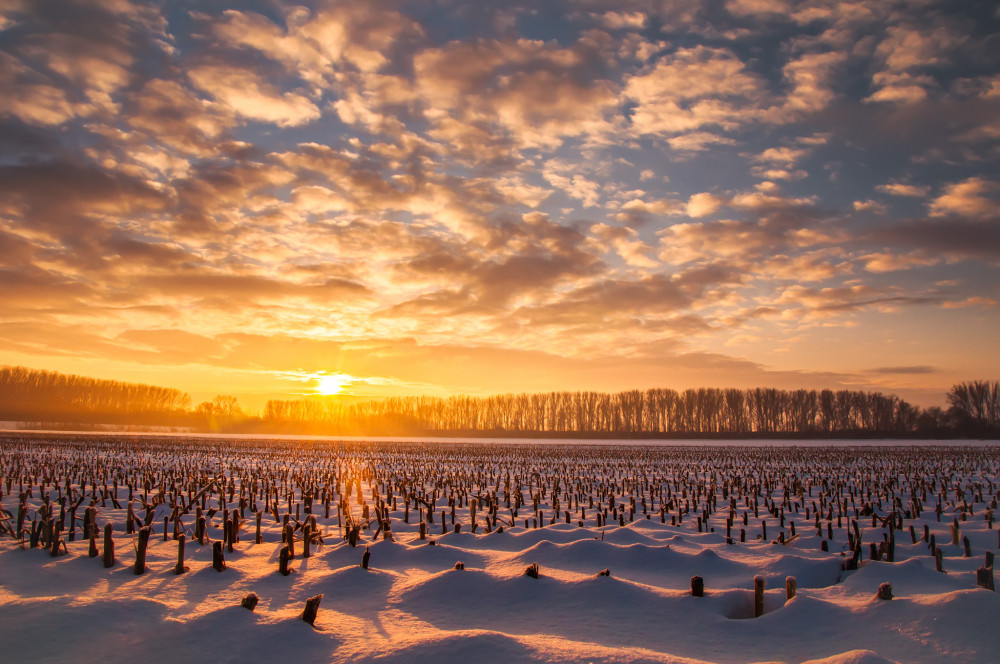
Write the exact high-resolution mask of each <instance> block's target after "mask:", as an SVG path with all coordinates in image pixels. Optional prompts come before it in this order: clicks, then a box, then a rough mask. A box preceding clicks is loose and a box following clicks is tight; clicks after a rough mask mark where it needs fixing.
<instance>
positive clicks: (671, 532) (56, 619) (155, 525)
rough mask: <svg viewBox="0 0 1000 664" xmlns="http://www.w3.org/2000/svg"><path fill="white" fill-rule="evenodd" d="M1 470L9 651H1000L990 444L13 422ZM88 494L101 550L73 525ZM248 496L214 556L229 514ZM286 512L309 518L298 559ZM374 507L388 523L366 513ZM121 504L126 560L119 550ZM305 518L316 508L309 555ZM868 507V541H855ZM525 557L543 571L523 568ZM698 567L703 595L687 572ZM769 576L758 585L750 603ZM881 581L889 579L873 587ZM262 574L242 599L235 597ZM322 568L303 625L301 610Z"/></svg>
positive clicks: (663, 654)
mask: <svg viewBox="0 0 1000 664" xmlns="http://www.w3.org/2000/svg"><path fill="white" fill-rule="evenodd" d="M0 473H2V474H0V491H2V493H3V496H2V498H0V503H2V505H3V508H4V509H5V510H6V511H7V512H8V513H10V518H9V519H7V520H6V521H4V523H5V524H8V525H9V526H10V527H11V528H12V529H14V530H16V529H17V521H18V516H19V510H20V512H21V515H20V516H21V518H22V528H23V538H24V542H23V544H22V543H19V542H18V541H17V540H15V539H14V538H13V537H12V536H11V535H9V534H5V535H4V536H3V538H2V540H0V661H4V662H63V661H73V662H101V663H111V662H130V663H131V662H137V661H139V662H177V661H190V662H273V661H281V662H296V663H306V662H473V663H474V664H487V663H489V662H521V661H539V662H541V661H545V662H805V661H809V662H831V663H832V662H837V663H841V664H846V663H865V664H873V663H875V662H886V661H889V662H900V663H907V662H984V663H985V662H996V661H1000V629H998V625H1000V597H998V595H997V593H995V592H992V591H990V590H986V589H983V588H979V587H977V569H978V568H981V567H983V566H984V565H985V562H986V560H987V557H988V555H989V553H996V552H997V549H998V546H1000V529H998V527H997V524H996V523H993V522H992V521H991V520H990V516H991V515H992V513H994V512H996V509H995V508H996V500H997V497H998V493H1000V483H998V478H1000V475H998V473H1000V447H998V446H997V445H995V444H987V445H982V444H980V445H976V446H960V447H959V446H955V447H953V446H946V445H935V446H870V445H869V446H850V447H848V446H845V444H838V445H833V446H826V447H815V446H813V447H808V448H806V447H797V446H791V445H787V444H783V446H781V447H766V446H754V447H750V446H722V445H717V444H713V445H711V446H656V445H646V444H632V445H628V446H622V445H596V444H595V445H587V446H578V445H562V444H560V445H556V444H523V443H519V444H509V445H507V444H501V443H496V444H491V445H483V444H461V443H397V442H381V443H361V442H354V441H352V442H346V443H344V442H322V441H295V442H277V441H261V440H258V439H253V440H249V439H242V440H235V439H234V440H220V439H211V440H199V439H194V438H183V439H174V438H169V437H124V436H121V437H109V436H68V437H61V436H54V435H49V436H35V437H29V436H25V435H23V434H8V435H6V436H4V437H2V438H0ZM213 480H215V483H214V484H213V483H212V481H213ZM130 484H131V487H130ZM105 486H106V487H107V489H105ZM220 491H221V494H220ZM130 493H131V494H132V495H131V499H132V509H131V511H132V514H133V515H134V518H135V519H136V520H146V521H148V522H149V523H150V524H151V526H152V534H151V535H150V538H149V543H148V549H147V552H146V568H145V571H144V573H142V574H136V573H135V561H136V558H137V545H138V540H139V537H138V534H137V533H127V532H126V531H127V530H128V528H127V521H128V519H129V516H128V514H129V498H130ZM22 496H23V501H22ZM81 497H82V500H81ZM46 498H47V500H48V504H49V505H50V506H51V508H46V506H45V501H46ZM60 498H64V499H65V500H64V501H63V504H64V509H63V506H61V505H60V501H59V499H60ZM22 502H23V505H24V506H23V507H22V506H21V503H22ZM78 503H79V504H78ZM115 503H117V506H116V505H115ZM310 503H311V510H309V509H307V508H308V507H309V505H310ZM77 504H78V507H77V508H76V512H75V517H76V519H75V521H74V520H73V518H72V517H73V512H72V509H73V507H74V505H77ZM91 504H93V507H94V508H96V524H97V530H98V533H97V536H96V538H95V547H96V553H97V554H98V555H97V556H96V557H90V556H89V555H88V553H89V550H90V548H91V544H90V541H89V539H88V538H86V537H84V530H83V527H84V520H85V510H86V508H87V507H88V506H90V505H91ZM427 504H431V505H433V507H434V510H433V511H434V516H433V521H430V522H428V521H429V520H428V516H427V510H426V505H427ZM939 504H940V513H939V512H938V509H937V507H938V505H939ZM383 505H384V511H383V510H382V506H383ZM174 506H176V509H175V507H174ZM452 506H454V509H452ZM338 507H340V510H338ZM241 508H242V509H241ZM275 508H276V513H277V519H276V517H275V512H273V511H272V509H275ZM345 508H346V509H345ZM991 508H992V509H991ZM199 509H200V511H201V514H202V516H203V517H204V518H205V526H206V532H205V533H204V535H205V536H204V537H203V542H204V543H202V544H199V542H198V540H197V534H198V533H197V523H196V518H197V511H198V510H199ZM327 510H329V516H327ZM63 511H65V515H63ZM175 511H176V513H177V515H178V518H179V520H180V522H179V523H178V524H177V528H176V530H177V531H178V532H181V533H183V534H184V535H185V539H186V542H185V562H184V564H185V565H186V566H187V567H188V568H189V569H188V571H186V572H184V573H181V574H175V568H176V566H177V556H178V548H179V544H178V541H176V540H175V539H174V538H173V534H174V532H175V525H174V522H173V520H172V519H171V517H172V515H173V513H174V512H175ZM257 511H260V512H261V531H260V532H261V539H262V541H261V542H260V543H256V542H255V539H256V528H257V526H256V523H257V517H256V512H257ZM310 511H311V515H312V517H313V518H314V521H315V529H313V527H312V523H311V521H310V520H309V519H308V518H307V514H308V513H309V512H310ZM338 511H339V514H338ZM241 512H242V514H243V519H244V520H243V521H242V522H241V523H238V527H239V539H238V541H236V542H234V543H233V544H232V549H233V550H232V551H231V552H230V551H229V550H228V548H229V547H228V546H225V547H222V548H223V550H224V558H225V569H224V570H223V571H221V572H219V571H216V569H214V568H213V543H215V542H219V541H221V540H222V539H223V538H224V531H223V517H224V516H225V515H226V514H229V515H233V514H236V515H239V514H240V513H241ZM365 512H367V519H366V518H364V516H365ZM817 512H818V514H817ZM567 513H568V516H567ZM48 514H51V516H52V519H53V523H54V524H59V523H61V522H62V523H64V524H65V525H64V527H63V528H62V529H61V531H60V532H58V534H57V535H55V536H50V535H49V534H48V532H47V531H46V529H45V528H44V527H43V526H42V523H43V521H44V517H45V516H46V515H48ZM349 514H350V515H349ZM286 515H287V516H288V523H289V524H290V525H291V526H292V528H293V529H294V530H295V532H294V539H295V541H294V557H293V558H292V559H291V561H290V563H289V566H290V567H291V568H292V570H293V571H292V572H291V573H290V574H289V575H287V576H284V575H282V574H280V573H279V571H278V568H279V557H280V552H281V550H282V548H283V547H284V544H283V543H282V521H284V520H285V517H286ZM605 515H606V516H605ZM744 515H745V517H744ZM164 517H167V518H168V521H167V525H166V535H167V539H164ZM744 518H745V521H744ZM386 519H387V520H388V523H389V532H390V536H389V538H386V537H385V535H386V533H385V529H384V528H383V529H382V530H381V531H379V530H378V529H379V521H380V520H382V521H385V520H386ZM421 520H423V521H424V522H425V525H424V528H425V532H426V535H425V539H423V540H421V539H420V526H419V525H418V524H419V523H420V522H421ZM442 520H444V524H442ZM567 520H568V521H569V522H568V523H567ZM107 523H110V524H112V529H113V530H112V538H113V541H114V551H115V561H114V564H113V565H112V566H110V567H107V568H106V567H105V566H104V564H103V553H104V543H103V533H104V528H105V524H107ZM349 523H354V524H358V525H367V527H363V528H360V530H359V533H358V534H359V537H358V541H357V546H351V544H350V543H348V542H347V541H344V539H343V533H345V531H346V527H347V526H348V525H349ZM473 523H474V524H475V532H474V533H473V532H470V529H471V526H472V525H473ZM33 524H34V531H35V537H33V536H32V533H31V531H32V529H33ZM296 524H298V525H299V526H304V525H307V524H308V525H309V527H310V531H312V532H313V533H315V532H316V531H318V532H319V536H316V535H315V534H310V535H309V539H310V541H311V546H310V549H311V551H310V555H309V557H304V556H303V553H304V552H303V546H304V544H305V542H304V541H303V540H304V539H305V537H306V535H305V531H304V529H303V528H301V527H298V528H297V527H296ZM453 524H457V525H458V526H459V528H458V532H455V525H453ZM727 524H728V532H729V537H728V538H727ZM817 524H818V525H817ZM855 524H856V525H857V530H856V531H855V529H854V528H855ZM956 524H957V531H953V528H954V527H955V525H956ZM71 525H72V526H73V532H72V540H70V537H71V533H70V527H71ZM138 525H140V526H141V523H140V524H138ZM900 526H901V528H900ZM911 526H912V527H913V534H914V538H915V539H916V543H914V542H913V540H912V539H911V533H910V527H911ZM925 526H926V529H927V531H926V532H927V534H928V535H932V536H933V537H934V540H935V542H934V543H935V546H936V548H937V549H938V550H939V551H940V552H941V558H940V562H941V564H942V567H943V572H939V571H937V569H936V562H937V561H936V560H935V557H934V556H933V555H932V552H931V548H930V543H929V542H928V541H925V539H924V537H925ZM443 530H444V531H445V532H444V534H442V531H443ZM765 530H766V535H765ZM501 531H502V532H501ZM855 533H859V534H860V535H861V545H860V547H859V548H858V550H859V551H860V552H861V555H860V558H859V560H858V565H857V569H845V567H851V565H850V561H851V559H852V554H853V553H854V552H853V551H852V550H851V549H850V548H849V544H850V542H849V540H854V539H855ZM32 539H36V540H37V541H36V542H35V544H37V545H38V546H37V547H36V548H32V546H31V545H32ZM320 539H321V540H322V541H320ZM966 539H967V541H968V552H969V553H970V554H971V555H970V556H968V557H967V556H966ZM59 540H62V541H63V542H64V543H65V547H64V548H63V546H61V545H59V544H58V541H59ZM741 540H745V541H741ZM953 541H954V542H957V543H953ZM53 542H55V543H56V548H57V550H58V552H59V555H56V556H53V555H52V554H51V549H52V543H53ZM890 542H893V543H894V546H892V545H890V544H889V543H890ZM855 544H856V541H855ZM872 544H875V551H874V553H875V555H876V557H877V558H881V559H879V560H873V559H871V556H872V554H873V550H872V546H871V545H872ZM42 545H48V548H42ZM880 545H881V549H882V550H881V551H879V550H878V549H879V548H880ZM215 546H216V548H218V545H217V544H216V545H215ZM823 548H827V549H828V551H824V550H823ZM366 549H367V551H368V554H369V555H368V568H367V569H364V568H362V566H361V563H362V558H363V555H364V553H365V551H366ZM64 551H65V552H64ZM890 557H891V558H892V562H890V561H889V560H887V558H890ZM459 562H461V563H462V564H463V566H464V569H456V563H459ZM532 563H537V565H538V570H539V572H538V578H532V577H531V576H527V575H526V574H525V571H526V569H527V568H528V566H529V565H531V564H532ZM602 570H607V571H608V572H609V574H608V575H607V576H602V575H599V572H601V571H602ZM989 573H990V574H992V570H989ZM693 576H699V577H701V579H702V580H703V583H704V589H705V590H704V596H703V597H696V596H693V595H692V577H693ZM755 577H760V578H761V579H763V581H764V585H765V591H764V596H763V604H764V606H763V609H764V611H763V615H761V616H759V617H755V615H754V614H755V606H754V603H755V598H754V578H755ZM789 577H794V579H795V586H796V591H795V594H794V596H793V597H791V598H790V599H789V598H788V592H787V590H786V579H788V578H789ZM883 583H889V584H891V586H892V595H893V599H892V600H882V599H878V598H877V597H876V592H877V591H878V589H879V586H880V584H883ZM250 593H255V594H256V595H257V597H258V598H259V603H258V604H257V605H256V607H255V608H254V610H252V611H251V610H248V609H246V608H243V607H242V606H241V600H242V599H243V598H244V597H245V596H247V595H248V594H250ZM317 595H322V600H321V602H320V605H319V611H318V614H317V616H316V619H315V623H314V624H313V625H312V626H310V625H309V624H307V623H306V622H303V621H302V620H301V619H300V616H301V615H302V613H303V608H304V606H305V603H306V600H307V599H308V598H310V597H315V596H317Z"/></svg>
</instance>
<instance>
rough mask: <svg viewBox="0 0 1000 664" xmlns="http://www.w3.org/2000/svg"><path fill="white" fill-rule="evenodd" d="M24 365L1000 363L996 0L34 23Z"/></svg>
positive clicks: (410, 381) (15, 183)
mask: <svg viewBox="0 0 1000 664" xmlns="http://www.w3.org/2000/svg"><path fill="white" fill-rule="evenodd" d="M0 88H2V90H3V91H4V92H3V94H2V95H0V364H2V365H20V366H27V367H32V368H37V369H47V370H56V371H61V372H65V373H77V374H83V375H88V376H94V377H100V378H111V379H116V380H128V381H138V382H144V383H152V384H157V385H163V386H167V387H175V388H178V389H181V390H184V391H186V392H189V393H190V394H191V395H192V397H193V399H194V400H195V401H196V402H197V401H200V400H205V399H211V398H212V396H213V395H215V394H232V395H236V396H237V397H238V398H239V400H240V402H241V403H242V404H244V405H245V406H246V407H250V408H258V407H260V406H262V405H263V403H264V402H265V401H266V400H267V399H270V398H283V399H292V398H300V397H302V396H308V395H314V394H316V393H318V392H327V393H340V394H344V395H353V396H354V397H366V396H369V395H375V396H379V395H414V394H428V395H437V396H447V395H450V394H457V393H466V394H475V395H486V394H494V393H506V392H539V391H551V390H570V391H576V390H598V391H617V390H623V389H631V388H640V389H645V388H650V387H669V388H675V389H684V388H689V387H703V386H710V387H758V386H760V387H779V388H785V389H797V388H816V389H819V388H831V389H844V388H849V389H865V390H878V391H882V392H892V393H896V394H899V395H900V396H902V397H903V398H905V399H908V400H910V401H911V402H914V403H917V404H919V405H923V406H929V405H941V404H943V403H944V401H945V393H946V392H947V390H948V389H949V387H950V386H951V385H953V384H954V383H956V382H960V381H965V380H974V379H989V380H995V379H997V378H998V377H1000V351H998V343H997V341H998V338H1000V335H998V333H997V330H998V327H1000V326H998V323H1000V315H998V308H997V303H998V301H1000V270H998V260H1000V168H998V164H1000V9H998V8H997V7H996V6H995V4H994V3H992V2H972V1H970V2H934V1H913V2H896V1H892V0H873V1H869V2H866V1H864V0H857V1H852V0H844V1H839V0H807V1H804V2H792V1H786V0H712V1H707V2H702V3H697V2H694V1H691V0H664V1H659V2H653V1H633V0H616V1H614V2H610V1H598V0H593V1H589V0H580V1H577V2H567V1H562V0H550V1H545V2H539V1H534V2H518V1H514V2H472V1H468V0H466V1H456V0H437V1H420V2H391V1H389V2H383V1H373V2H304V3H301V4H293V3H283V2H280V1H278V0H274V1H265V2H255V1H252V0H250V1H240V2H223V1H216V0H212V1H210V2H193V1H179V2H170V1H167V2H127V1H126V0H79V1H78V2H70V1H66V0H51V1H50V0H0Z"/></svg>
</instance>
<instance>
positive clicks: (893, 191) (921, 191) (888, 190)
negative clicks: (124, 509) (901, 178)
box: [875, 182, 930, 198]
mask: <svg viewBox="0 0 1000 664" xmlns="http://www.w3.org/2000/svg"><path fill="white" fill-rule="evenodd" d="M875 188H876V189H877V190H878V191H881V192H882V193H884V194H890V195H892V196H911V197H913V198H923V197H924V196H926V195H927V194H928V193H930V187H928V186H926V185H914V184H905V183H903V182H889V183H886V184H880V185H878V186H877V187H875Z"/></svg>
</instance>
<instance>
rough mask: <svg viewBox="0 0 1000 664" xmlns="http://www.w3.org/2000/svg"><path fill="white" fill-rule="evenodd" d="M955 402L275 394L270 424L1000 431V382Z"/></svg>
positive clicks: (664, 392) (760, 391)
mask: <svg viewBox="0 0 1000 664" xmlns="http://www.w3.org/2000/svg"><path fill="white" fill-rule="evenodd" d="M948 399H949V403H950V405H951V407H950V408H949V409H948V410H947V411H944V410H942V409H940V408H937V407H934V408H928V409H921V408H919V407H917V406H914V405H912V404H910V403H908V402H906V401H904V400H903V399H901V398H899V397H898V396H896V395H893V394H888V395H887V394H882V393H880V392H864V391H857V390H837V391H833V390H779V389H774V388H753V389H736V388H729V389H721V388H699V389H687V390H683V391H678V390H672V389H662V388H657V389H650V390H626V391H623V392H617V393H604V392H549V393H543V394H502V395H493V396H487V397H472V396H453V397H447V398H437V397H426V396H422V397H397V398H388V399H380V400H373V401H367V402H362V403H357V404H353V405H346V404H343V403H342V402H339V401H332V400H328V401H322V400H311V399H300V400H295V401H280V400H272V401H269V402H268V403H267V406H266V408H265V410H264V412H263V414H262V417H261V420H262V422H263V423H266V424H268V425H270V426H271V428H285V429H302V430H308V431H309V432H318V431H321V430H326V431H336V432H338V433H350V432H379V433H397V432H398V433H414V432H419V433H426V434H434V433H456V432H458V433H466V432H468V433H497V434H504V433H513V434H531V433H567V434H574V435H583V434H601V435H604V434H617V435H623V436H626V437H628V436H635V435H642V436H655V435H706V434H708V435H724V434H733V435H737V434H739V435H745V434H760V435H768V434H795V435H807V436H808V435H851V436H855V435H874V436H884V435H914V434H923V435H954V434H959V435H982V434H990V433H995V432H998V431H1000V384H998V383H995V382H994V383H986V382H982V381H979V382H974V383H961V384H959V385H956V386H954V387H953V388H952V390H951V392H949V395H948Z"/></svg>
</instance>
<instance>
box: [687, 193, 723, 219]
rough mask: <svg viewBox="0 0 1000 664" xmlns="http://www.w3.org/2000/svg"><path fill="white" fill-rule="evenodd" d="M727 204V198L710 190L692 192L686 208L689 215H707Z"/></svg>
mask: <svg viewBox="0 0 1000 664" xmlns="http://www.w3.org/2000/svg"><path fill="white" fill-rule="evenodd" d="M724 204H725V200H723V199H721V198H718V197H716V196H715V195H713V194H710V193H708V192H701V193H697V194H692V195H691V198H689V199H688V202H687V207H686V208H685V210H686V211H687V214H688V216H689V217H695V218H697V217H707V216H709V215H710V214H712V213H714V212H715V211H716V210H718V209H719V208H720V207H722V206H723V205H724Z"/></svg>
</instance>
